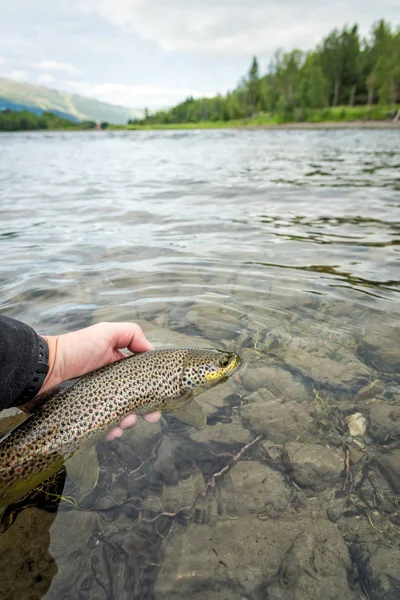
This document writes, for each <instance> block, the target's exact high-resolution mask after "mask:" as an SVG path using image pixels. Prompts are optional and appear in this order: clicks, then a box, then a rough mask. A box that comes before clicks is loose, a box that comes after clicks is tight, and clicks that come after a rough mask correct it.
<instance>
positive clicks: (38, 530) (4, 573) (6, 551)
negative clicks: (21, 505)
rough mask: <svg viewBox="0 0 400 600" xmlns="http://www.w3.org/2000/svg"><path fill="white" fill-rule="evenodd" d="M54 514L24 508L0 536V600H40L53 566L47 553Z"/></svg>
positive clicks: (53, 569) (54, 573)
mask: <svg viewBox="0 0 400 600" xmlns="http://www.w3.org/2000/svg"><path fill="white" fill-rule="evenodd" d="M54 518H55V515H54V514H50V513H48V512H45V511H42V510H39V509H37V508H26V509H25V510H23V511H22V512H21V513H20V514H19V515H18V517H17V519H16V521H15V522H14V523H13V524H12V525H11V527H9V528H8V529H7V530H6V531H5V533H3V535H2V536H1V537H0V564H1V579H0V598H1V600H20V599H22V598H24V599H25V598H26V599H29V600H40V599H41V598H42V597H43V595H44V594H45V593H46V591H47V589H48V588H49V585H50V583H51V580H52V579H53V577H54V576H55V575H56V573H57V566H56V564H55V562H54V560H53V558H52V557H51V555H50V554H49V543H50V534H49V529H50V527H51V524H52V523H53V521H54Z"/></svg>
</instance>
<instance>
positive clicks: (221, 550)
mask: <svg viewBox="0 0 400 600" xmlns="http://www.w3.org/2000/svg"><path fill="white" fill-rule="evenodd" d="M300 530H301V524H300V522H298V521H284V522H281V521H280V520H279V521H277V520H268V519H267V520H260V519H257V518H256V517H254V516H248V517H243V518H240V519H237V520H233V521H232V520H227V521H217V522H216V524H215V525H214V526H213V527H210V526H208V525H196V524H194V523H193V524H191V525H189V527H187V528H184V527H178V526H175V527H174V529H173V532H172V534H171V535H170V537H169V539H168V543H166V545H165V557H164V561H163V563H162V568H161V571H160V573H159V575H158V578H157V581H156V584H155V592H156V594H157V595H158V594H160V597H163V598H165V600H170V599H171V600H172V599H175V598H176V599H182V600H187V599H188V598H192V597H193V595H195V594H198V593H200V591H201V590H205V589H207V591H209V592H210V593H211V592H215V591H216V590H217V589H221V588H226V589H234V590H235V591H236V594H237V596H238V597H240V595H245V597H247V598H248V597H252V594H255V593H256V592H258V591H259V590H260V589H264V586H265V585H266V584H268V583H272V581H273V580H274V578H275V577H277V575H278V573H279V568H280V564H281V562H282V559H283V557H284V555H285V553H286V552H287V551H288V550H289V548H290V546H291V544H292V542H293V540H294V538H295V536H296V535H297V534H298V533H299V531H300Z"/></svg>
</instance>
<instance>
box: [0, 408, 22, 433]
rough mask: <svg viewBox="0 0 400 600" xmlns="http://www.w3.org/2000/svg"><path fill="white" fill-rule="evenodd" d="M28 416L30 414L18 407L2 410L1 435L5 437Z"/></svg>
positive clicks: (0, 412) (0, 419)
mask: <svg viewBox="0 0 400 600" xmlns="http://www.w3.org/2000/svg"><path fill="white" fill-rule="evenodd" d="M27 418H28V415H26V414H25V413H23V412H22V411H20V410H18V409H11V410H10V409H8V410H3V411H0V437H3V435H5V434H6V433H8V432H9V431H11V429H14V427H17V425H19V424H20V423H22V422H23V421H25V419H27Z"/></svg>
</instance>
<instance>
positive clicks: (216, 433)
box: [191, 416, 254, 445]
mask: <svg viewBox="0 0 400 600" xmlns="http://www.w3.org/2000/svg"><path fill="white" fill-rule="evenodd" d="M191 438H192V440H194V441H195V442H202V443H205V444H208V443H209V442H217V443H220V444H229V445H236V444H248V443H249V442H251V441H252V440H253V438H254V436H253V435H252V433H251V432H250V431H249V430H248V429H245V428H244V427H243V426H242V424H241V422H240V420H239V419H238V418H237V417H235V416H234V417H233V419H232V423H216V424H215V425H208V426H207V427H205V428H204V429H200V430H199V431H195V432H194V433H192V434H191Z"/></svg>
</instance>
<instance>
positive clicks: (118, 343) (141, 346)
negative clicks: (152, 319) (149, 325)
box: [107, 323, 154, 352]
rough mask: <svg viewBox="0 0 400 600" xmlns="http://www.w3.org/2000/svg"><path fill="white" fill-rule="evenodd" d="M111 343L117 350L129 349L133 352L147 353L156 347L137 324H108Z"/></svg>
mask: <svg viewBox="0 0 400 600" xmlns="http://www.w3.org/2000/svg"><path fill="white" fill-rule="evenodd" d="M107 327H108V328H109V330H110V332H109V339H110V343H111V344H112V345H113V346H114V347H115V348H128V350H130V351H131V352H146V351H147V350H153V349H154V346H153V345H152V344H151V343H150V342H149V340H148V339H147V338H146V336H145V334H144V332H143V330H142V328H141V327H140V326H139V325H137V323H107Z"/></svg>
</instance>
